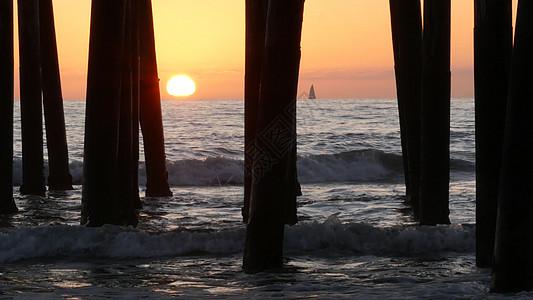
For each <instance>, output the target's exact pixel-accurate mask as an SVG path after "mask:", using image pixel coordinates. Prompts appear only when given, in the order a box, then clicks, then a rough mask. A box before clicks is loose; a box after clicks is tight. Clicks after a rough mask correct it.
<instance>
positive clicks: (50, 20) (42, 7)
mask: <svg viewBox="0 0 533 300" xmlns="http://www.w3.org/2000/svg"><path fill="white" fill-rule="evenodd" d="M39 11H40V12H39V24H40V44H41V73H42V75H41V78H42V88H43V104H44V120H45V125H46V141H47V144H46V146H47V147H48V166H49V168H48V169H49V172H50V175H49V176H48V186H49V188H50V189H51V190H70V189H72V176H71V175H70V170H69V161H68V147H67V134H66V131H65V115H64V112H63V95H62V92H61V79H60V75H59V61H58V58H57V44H56V33H55V32H56V31H55V25H54V10H53V5H52V0H40V1H39Z"/></svg>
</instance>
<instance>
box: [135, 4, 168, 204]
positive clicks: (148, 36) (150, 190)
mask: <svg viewBox="0 0 533 300" xmlns="http://www.w3.org/2000/svg"><path fill="white" fill-rule="evenodd" d="M139 5H140V12H141V15H140V24H141V25H140V36H141V38H140V40H141V43H140V55H141V71H140V72H141V75H140V76H141V86H140V107H141V112H140V114H141V115H140V118H141V119H140V120H141V129H142V133H143V140H144V156H145V163H146V196H148V197H169V196H172V192H171V191H170V188H169V186H168V179H167V177H168V174H167V169H166V156H165V138H164V133H163V119H162V115H161V94H160V91H159V77H158V74H157V60H156V53H155V37H154V22H153V16H152V2H151V0H139Z"/></svg>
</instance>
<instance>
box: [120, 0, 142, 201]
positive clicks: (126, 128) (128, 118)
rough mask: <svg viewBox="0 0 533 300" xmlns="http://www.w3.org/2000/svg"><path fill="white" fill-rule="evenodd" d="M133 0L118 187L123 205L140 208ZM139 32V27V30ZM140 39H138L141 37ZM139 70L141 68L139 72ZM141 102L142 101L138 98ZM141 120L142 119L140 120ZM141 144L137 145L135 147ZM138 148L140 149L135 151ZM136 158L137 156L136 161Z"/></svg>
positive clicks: (122, 94)
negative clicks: (135, 135) (134, 115)
mask: <svg viewBox="0 0 533 300" xmlns="http://www.w3.org/2000/svg"><path fill="white" fill-rule="evenodd" d="M133 2H136V1H128V3H127V6H126V19H125V33H124V51H123V53H124V54H123V56H122V59H123V62H122V81H121V91H120V122H119V135H118V139H119V140H118V142H119V143H118V172H117V176H118V178H117V188H118V197H119V200H120V202H121V203H122V205H124V206H125V207H129V208H130V209H134V208H138V207H139V206H140V200H139V188H138V182H137V181H136V180H135V177H137V176H138V172H137V170H138V167H137V169H136V168H135V167H134V166H135V165H137V166H138V164H139V161H138V157H139V155H138V149H139V148H138V145H139V139H138V135H137V140H135V138H134V128H136V129H137V132H138V131H139V127H138V125H137V126H135V125H134V124H133V123H134V121H136V122H138V121H139V120H138V118H134V117H133V114H134V111H136V112H137V113H138V109H136V110H135V109H134V97H138V93H137V92H136V91H134V86H137V87H138V84H135V83H134V68H136V67H137V66H136V65H135V64H134V56H135V55H136V53H134V52H135V49H134V47H133V42H134V41H133V40H134V37H133V34H134V27H135V26H136V24H135V23H134V22H135V20H134V14H133V13H134V12H133V7H132V6H133ZM135 32H137V31H135ZM137 40H138V39H137ZM136 73H138V72H136ZM135 103H136V104H138V101H135ZM137 124H138V123H137ZM135 145H137V147H135ZM135 151H137V153H135ZM135 159H137V160H136V161H135Z"/></svg>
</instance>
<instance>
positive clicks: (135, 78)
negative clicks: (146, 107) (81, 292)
mask: <svg viewBox="0 0 533 300" xmlns="http://www.w3.org/2000/svg"><path fill="white" fill-rule="evenodd" d="M131 15H132V19H131V22H132V23H131V71H132V89H131V91H132V92H131V133H132V135H131V137H132V141H133V142H132V153H133V156H132V160H131V165H130V168H131V174H132V177H131V180H132V184H131V186H132V193H133V197H132V206H133V207H134V208H141V207H142V203H141V200H140V198H139V114H140V111H139V103H140V84H141V77H140V71H141V57H140V47H139V45H140V36H139V34H140V23H139V22H140V6H139V1H131Z"/></svg>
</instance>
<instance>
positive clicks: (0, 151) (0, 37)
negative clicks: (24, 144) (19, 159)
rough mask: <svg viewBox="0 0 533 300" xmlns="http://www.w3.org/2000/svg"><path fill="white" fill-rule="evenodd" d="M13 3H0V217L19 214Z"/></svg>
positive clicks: (9, 1)
mask: <svg viewBox="0 0 533 300" xmlns="http://www.w3.org/2000/svg"><path fill="white" fill-rule="evenodd" d="M13 56H14V50H13V1H12V0H6V1H0V141H2V142H1V143H0V170H2V171H1V172H0V214H10V213H15V212H17V211H18V209H17V206H16V205H15V201H14V199H13V80H14V63H13Z"/></svg>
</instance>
